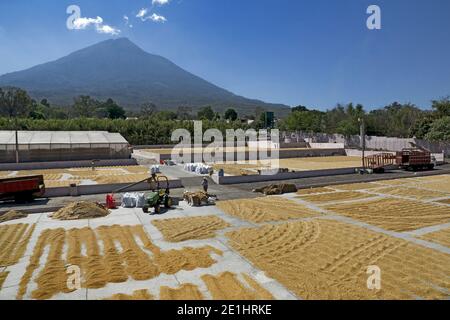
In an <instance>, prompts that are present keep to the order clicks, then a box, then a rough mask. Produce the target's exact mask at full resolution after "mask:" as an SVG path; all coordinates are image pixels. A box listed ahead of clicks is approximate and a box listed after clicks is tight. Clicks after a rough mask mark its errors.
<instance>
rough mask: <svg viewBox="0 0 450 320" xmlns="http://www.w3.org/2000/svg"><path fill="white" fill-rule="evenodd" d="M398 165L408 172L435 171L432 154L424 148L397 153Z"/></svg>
mask: <svg viewBox="0 0 450 320" xmlns="http://www.w3.org/2000/svg"><path fill="white" fill-rule="evenodd" d="M396 164H397V165H398V166H399V167H400V168H402V169H406V170H413V171H416V170H433V169H434V161H433V159H432V156H431V153H430V152H429V151H428V150H424V149H422V148H407V149H403V150H402V151H401V152H397V155H396Z"/></svg>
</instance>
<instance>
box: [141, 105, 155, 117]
mask: <svg viewBox="0 0 450 320" xmlns="http://www.w3.org/2000/svg"><path fill="white" fill-rule="evenodd" d="M156 112H158V107H157V106H156V105H155V104H154V103H151V102H149V103H146V104H144V105H143V106H142V107H141V112H140V115H139V117H140V118H142V119H151V118H152V117H153V116H154V115H155V113H156Z"/></svg>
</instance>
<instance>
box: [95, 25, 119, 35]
mask: <svg viewBox="0 0 450 320" xmlns="http://www.w3.org/2000/svg"><path fill="white" fill-rule="evenodd" d="M96 30H97V32H98V33H106V34H111V35H113V36H116V35H118V34H119V33H120V30H119V29H116V28H114V27H111V26H108V25H107V24H98V25H97V26H96Z"/></svg>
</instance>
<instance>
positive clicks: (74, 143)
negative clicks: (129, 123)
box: [0, 131, 131, 162]
mask: <svg viewBox="0 0 450 320" xmlns="http://www.w3.org/2000/svg"><path fill="white" fill-rule="evenodd" d="M18 143H19V162H44V161H72V160H93V159H98V160H103V159H128V158H130V157H131V148H130V145H129V143H128V141H127V140H125V138H124V137H122V135H120V134H119V133H110V132H106V131H19V132H18ZM0 159H1V161H0V162H15V161H16V138H15V131H0Z"/></svg>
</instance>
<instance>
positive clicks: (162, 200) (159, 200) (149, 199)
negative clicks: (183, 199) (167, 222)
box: [142, 175, 173, 214]
mask: <svg viewBox="0 0 450 320" xmlns="http://www.w3.org/2000/svg"><path fill="white" fill-rule="evenodd" d="M163 180H164V181H165V183H166V186H165V188H161V182H162V181H163ZM149 182H154V184H155V188H152V192H150V193H148V194H146V195H145V205H144V207H143V208H142V211H144V212H145V213H148V212H149V211H150V208H154V212H155V214H160V213H161V207H165V208H167V209H170V208H171V207H172V204H173V199H172V198H171V197H170V188H169V179H168V178H167V177H166V176H157V177H156V176H154V175H152V179H151V181H150V180H149Z"/></svg>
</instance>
